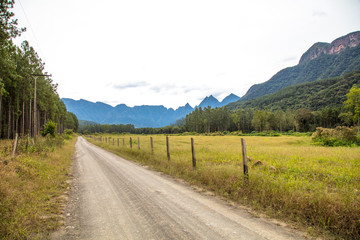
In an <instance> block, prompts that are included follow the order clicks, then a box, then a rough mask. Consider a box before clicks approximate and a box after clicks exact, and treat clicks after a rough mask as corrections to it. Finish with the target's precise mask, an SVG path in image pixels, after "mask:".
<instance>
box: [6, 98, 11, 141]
mask: <svg viewBox="0 0 360 240" xmlns="http://www.w3.org/2000/svg"><path fill="white" fill-rule="evenodd" d="M10 130H11V100H10V102H9V109H8V129H7V139H10Z"/></svg>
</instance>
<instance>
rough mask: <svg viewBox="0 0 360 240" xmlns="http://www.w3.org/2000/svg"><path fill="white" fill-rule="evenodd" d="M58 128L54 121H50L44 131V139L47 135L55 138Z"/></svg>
mask: <svg viewBox="0 0 360 240" xmlns="http://www.w3.org/2000/svg"><path fill="white" fill-rule="evenodd" d="M56 126H57V124H56V123H54V122H53V121H51V120H50V121H48V122H47V123H46V124H45V129H44V131H42V132H41V134H42V135H43V137H45V136H46V135H48V134H50V136H51V137H55V136H56Z"/></svg>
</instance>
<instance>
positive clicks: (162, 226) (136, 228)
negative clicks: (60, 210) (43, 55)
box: [52, 137, 303, 240]
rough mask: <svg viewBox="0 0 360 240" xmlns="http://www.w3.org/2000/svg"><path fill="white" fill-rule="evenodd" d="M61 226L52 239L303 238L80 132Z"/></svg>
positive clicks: (278, 239)
mask: <svg viewBox="0 0 360 240" xmlns="http://www.w3.org/2000/svg"><path fill="white" fill-rule="evenodd" d="M75 155H76V156H75V158H76V159H75V166H74V175H75V179H74V183H73V189H72V192H71V197H70V201H69V204H68V207H67V209H66V212H65V214H66V225H65V227H64V228H63V229H62V230H61V231H59V232H57V233H55V234H54V235H53V236H52V238H53V239H247V240H249V239H277V240H280V239H303V238H302V237H301V236H300V235H299V234H297V233H295V232H294V231H292V230H289V229H286V228H284V227H281V226H278V225H277V224H275V223H273V222H269V221H265V220H264V219H262V218H255V217H253V216H251V215H250V214H249V213H248V212H246V211H245V210H242V209H239V208H235V207H233V206H231V205H230V204H227V203H226V202H224V201H222V200H219V199H217V198H215V197H212V196H208V195H205V194H201V193H199V192H196V191H194V190H193V189H192V188H191V187H189V186H187V185H186V184H182V183H179V182H178V181H175V180H173V179H171V178H170V177H166V176H163V175H162V174H160V173H157V172H154V171H151V170H148V169H146V168H144V167H141V166H139V165H137V164H134V163H132V162H129V161H127V160H124V159H123V158H120V157H118V156H116V155H114V154H112V153H109V152H107V151H105V150H103V149H101V148H99V147H96V146H94V145H92V144H90V143H88V142H87V141H86V140H84V139H83V138H81V137H79V140H78V142H77V144H76V153H75Z"/></svg>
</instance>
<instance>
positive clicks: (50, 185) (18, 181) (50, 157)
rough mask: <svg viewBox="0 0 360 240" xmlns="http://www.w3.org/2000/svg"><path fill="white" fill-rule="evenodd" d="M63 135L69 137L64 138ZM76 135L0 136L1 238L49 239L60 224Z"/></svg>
mask: <svg viewBox="0 0 360 240" xmlns="http://www.w3.org/2000/svg"><path fill="white" fill-rule="evenodd" d="M64 137H65V138H66V139H68V140H64ZM75 141H76V138H75V137H72V135H71V134H70V133H69V134H67V135H65V136H63V137H61V136H57V137H55V138H54V137H50V136H47V137H45V138H42V137H38V138H37V139H36V141H34V139H32V138H29V139H28V138H23V139H20V140H19V144H18V148H17V149H18V150H17V154H16V155H15V156H14V157H13V158H12V157H11V152H12V146H13V142H12V141H10V140H0V146H1V147H0V176H1V181H0V239H47V238H48V237H49V236H48V234H49V232H50V231H53V230H54V229H56V228H58V227H59V226H60V225H61V221H62V218H61V215H60V214H61V213H62V211H63V209H62V208H63V205H64V203H65V200H66V197H65V195H64V194H65V191H66V188H67V187H68V184H67V182H66V180H67V179H68V178H69V172H70V166H71V162H72V160H71V155H72V153H73V151H74V146H75Z"/></svg>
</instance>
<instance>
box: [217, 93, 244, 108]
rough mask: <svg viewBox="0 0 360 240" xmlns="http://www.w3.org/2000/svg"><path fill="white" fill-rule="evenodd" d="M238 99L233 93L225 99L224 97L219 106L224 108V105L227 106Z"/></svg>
mask: <svg viewBox="0 0 360 240" xmlns="http://www.w3.org/2000/svg"><path fill="white" fill-rule="evenodd" d="M239 99H240V97H239V96H237V95H235V94H233V93H230V94H229V95H228V96H227V97H225V98H224V99H223V100H222V101H221V105H223V106H225V105H228V104H229V103H232V102H236V101H238V100H239Z"/></svg>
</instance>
